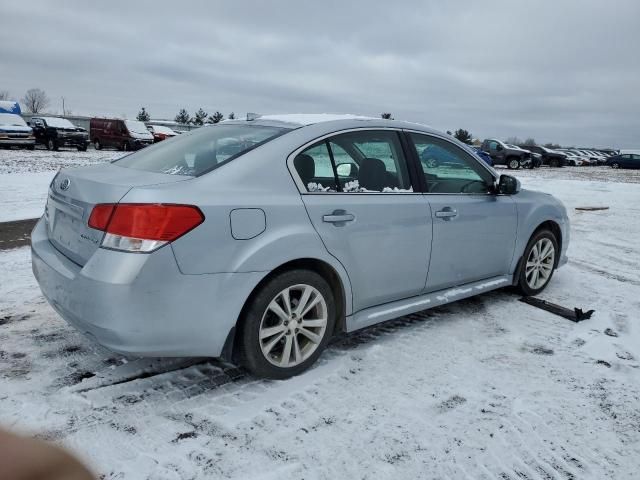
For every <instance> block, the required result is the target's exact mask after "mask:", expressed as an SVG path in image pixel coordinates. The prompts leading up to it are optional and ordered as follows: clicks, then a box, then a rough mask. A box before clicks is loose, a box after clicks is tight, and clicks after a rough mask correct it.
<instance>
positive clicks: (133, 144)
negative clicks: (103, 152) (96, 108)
mask: <svg viewBox="0 0 640 480" xmlns="http://www.w3.org/2000/svg"><path fill="white" fill-rule="evenodd" d="M89 130H90V135H91V142H92V143H93V146H94V147H95V149H96V150H100V149H101V148H103V147H111V148H117V149H118V150H138V149H140V148H144V147H146V146H148V145H151V144H152V143H153V135H151V133H149V130H147V127H146V125H145V124H144V123H142V122H139V121H137V120H122V119H119V118H92V119H91V121H90V123H89Z"/></svg>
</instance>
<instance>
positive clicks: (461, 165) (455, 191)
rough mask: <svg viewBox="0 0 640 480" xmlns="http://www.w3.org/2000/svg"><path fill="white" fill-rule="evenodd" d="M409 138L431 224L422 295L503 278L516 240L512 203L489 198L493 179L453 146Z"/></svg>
mask: <svg viewBox="0 0 640 480" xmlns="http://www.w3.org/2000/svg"><path fill="white" fill-rule="evenodd" d="M408 137H409V139H410V144H411V145H412V146H413V147H414V148H415V152H414V155H415V156H416V158H419V159H420V166H421V170H422V174H423V175H424V180H425V183H426V186H425V190H426V192H425V198H426V199H427V201H428V202H429V205H430V207H431V213H432V222H433V242H432V246H431V262H430V264H429V276H428V279H427V283H426V287H425V291H428V292H429V291H436V290H440V289H443V288H448V287H453V286H457V285H463V284H465V283H469V282H473V281H476V280H482V279H485V278H490V277H494V276H498V275H504V274H507V273H508V272H509V268H510V265H511V260H512V258H513V254H514V249H515V240H516V227H517V212H516V205H515V203H514V201H513V199H512V198H511V197H509V196H503V195H493V194H491V193H489V186H490V185H491V184H492V183H493V181H494V177H493V175H492V174H491V173H490V171H489V170H488V169H487V168H486V167H485V166H484V165H483V164H482V163H481V162H480V161H478V160H476V159H475V158H474V157H473V156H471V155H470V154H469V153H467V152H466V151H464V150H463V149H462V148H460V147H458V146H457V145H455V144H454V143H452V142H449V141H448V140H446V139H443V138H440V137H436V136H432V135H425V134H420V133H409V134H408ZM423 151H427V152H430V153H429V156H425V155H421V152H423ZM445 151H446V152H447V154H446V155H442V152H445ZM434 155H435V156H436V158H431V157H433V156H434Z"/></svg>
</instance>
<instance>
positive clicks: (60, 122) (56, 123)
mask: <svg viewBox="0 0 640 480" xmlns="http://www.w3.org/2000/svg"><path fill="white" fill-rule="evenodd" d="M43 120H44V121H45V122H47V125H49V126H50V127H54V128H76V127H75V126H74V125H73V123H71V122H70V121H69V120H67V119H66V118H57V117H44V118H43Z"/></svg>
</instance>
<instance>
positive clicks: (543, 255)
mask: <svg viewBox="0 0 640 480" xmlns="http://www.w3.org/2000/svg"><path fill="white" fill-rule="evenodd" d="M559 254H560V252H559V250H558V240H557V239H556V237H555V235H554V234H553V232H551V231H549V230H540V231H538V232H536V234H535V235H533V237H531V239H530V240H529V243H528V244H527V248H526V249H525V251H524V255H523V256H522V265H521V266H520V275H519V278H518V288H519V290H520V292H521V293H522V294H523V295H525V296H532V295H537V294H538V293H540V292H542V291H543V290H544V289H545V288H546V286H547V285H548V284H549V281H550V280H551V277H552V276H553V272H554V270H555V268H556V264H557V262H556V259H557V256H558V255H559Z"/></svg>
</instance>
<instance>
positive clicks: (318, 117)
mask: <svg viewBox="0 0 640 480" xmlns="http://www.w3.org/2000/svg"><path fill="white" fill-rule="evenodd" d="M258 118H259V119H260V120H274V121H278V122H286V123H297V124H299V125H311V124H313V123H321V122H331V121H334V120H379V119H376V118H374V117H363V116H361V115H351V114H334V113H287V114H279V115H261V116H260V117H258Z"/></svg>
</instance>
